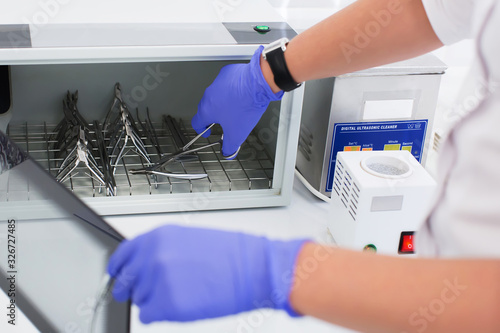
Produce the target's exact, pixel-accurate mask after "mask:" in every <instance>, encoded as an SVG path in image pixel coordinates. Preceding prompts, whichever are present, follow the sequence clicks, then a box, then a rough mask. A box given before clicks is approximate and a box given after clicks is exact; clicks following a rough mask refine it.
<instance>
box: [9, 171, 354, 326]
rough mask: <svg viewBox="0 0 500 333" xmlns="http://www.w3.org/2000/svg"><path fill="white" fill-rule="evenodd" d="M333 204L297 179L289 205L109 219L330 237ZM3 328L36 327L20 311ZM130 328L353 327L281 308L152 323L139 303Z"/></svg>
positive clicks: (121, 224) (128, 232)
mask: <svg viewBox="0 0 500 333" xmlns="http://www.w3.org/2000/svg"><path fill="white" fill-rule="evenodd" d="M329 208H330V205H329V204H328V203H326V202H323V201H321V200H319V199H317V198H316V197H314V196H313V195H312V194H311V193H310V192H309V191H308V190H307V189H306V188H305V187H304V185H302V183H300V181H298V179H295V184H294V189H293V194H292V203H291V204H290V205H289V206H287V207H275V208H261V209H244V210H223V211H211V212H187V213H170V214H162V215H145V216H119V217H112V218H108V219H107V221H108V222H109V223H110V224H111V225H112V226H113V227H114V228H116V229H117V230H118V231H119V232H120V233H122V234H123V235H124V236H125V237H127V238H132V237H135V236H137V235H139V234H141V233H144V232H147V231H149V230H152V229H154V228H156V227H158V226H161V225H164V224H170V223H171V224H180V225H188V226H199V227H207V228H217V229H224V230H235V231H244V232H247V233H251V234H257V235H265V236H268V237H270V238H276V239H278V238H279V239H292V238H310V239H313V240H316V241H319V242H324V243H331V242H332V241H333V240H332V237H331V235H330V234H329V232H328V230H327V227H326V219H327V218H328V212H329ZM7 302H8V299H7V297H6V295H5V294H3V293H0V304H7ZM0 331H2V332H23V333H29V332H38V331H37V330H36V329H35V328H34V327H33V326H32V325H31V323H30V322H29V320H28V319H27V318H26V317H25V316H23V315H22V314H21V313H18V318H17V325H16V327H15V328H13V327H12V326H10V325H8V324H7V323H6V321H5V320H1V321H0ZM131 332H132V333H156V332H175V333H198V332H205V333H210V332H217V333H225V332H227V333H233V332H234V333H271V332H288V333H302V332H315V333H323V332H324V333H344V332H352V331H350V330H346V329H343V328H340V327H337V326H334V325H330V324H328V323H325V322H322V321H319V320H316V319H313V318H309V317H305V318H299V319H291V318H290V317H288V316H287V315H286V314H285V313H284V312H282V311H272V310H256V311H252V312H246V313H242V314H240V315H236V316H229V317H225V318H221V319H214V320H205V321H199V322H194V323H187V324H179V323H167V322H162V323H154V324H151V325H143V324H141V323H140V321H139V319H138V309H137V308H136V307H133V309H132V319H131Z"/></svg>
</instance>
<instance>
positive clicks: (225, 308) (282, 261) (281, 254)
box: [108, 226, 305, 323]
mask: <svg viewBox="0 0 500 333" xmlns="http://www.w3.org/2000/svg"><path fill="white" fill-rule="evenodd" d="M304 242H305V240H295V241H288V242H283V241H272V240H269V239H267V238H264V237H256V236H251V235H247V234H243V233H234V232H225V231H217V230H209V229H198V228H185V227H180V226H164V227H160V228H158V229H156V230H153V231H151V232H149V233H146V234H144V235H141V236H139V237H137V238H135V239H133V240H131V241H125V242H123V243H122V244H120V246H119V247H118V249H117V250H116V252H115V253H114V254H113V256H112V257H111V259H110V261H109V265H108V272H109V274H110V275H111V276H112V277H115V278H116V282H115V286H114V289H113V296H114V297H115V298H116V300H118V301H126V300H128V299H129V298H132V302H133V303H135V304H137V305H138V306H139V308H140V310H141V311H140V320H141V321H142V322H143V323H151V322H153V321H160V320H169V321H180V322H183V321H192V320H198V319H206V318H215V317H220V316H225V315H231V314H235V313H239V312H242V311H248V310H253V309H255V308H262V307H266V308H276V309H284V310H286V311H287V312H288V313H289V314H290V315H292V316H296V315H297V314H296V313H295V312H294V311H293V310H292V309H291V307H290V303H289V300H288V297H289V293H290V290H291V286H292V277H293V270H294V265H295V260H296V257H297V255H298V253H299V250H300V248H301V247H302V245H303V244H304Z"/></svg>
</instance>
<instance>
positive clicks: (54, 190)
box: [0, 132, 130, 333]
mask: <svg viewBox="0 0 500 333" xmlns="http://www.w3.org/2000/svg"><path fill="white" fill-rule="evenodd" d="M122 240H123V237H122V236H121V235H120V234H119V233H118V232H116V231H115V230H114V229H113V228H112V227H111V226H110V225H108V224H107V223H106V222H105V221H104V220H103V219H102V218H100V217H99V216H98V215H97V214H95V213H94V212H93V211H92V210H91V209H90V208H88V207H87V206H86V205H85V204H84V203H83V202H82V201H80V199H78V198H77V197H76V196H74V195H73V194H72V193H71V192H70V191H69V190H68V189H66V188H65V187H63V186H62V185H61V184H59V183H57V182H56V181H55V180H54V178H53V177H52V176H50V175H49V174H48V173H47V172H46V171H45V170H44V169H43V168H42V167H41V166H40V165H38V164H37V163H36V162H35V161H33V160H32V159H30V158H29V156H27V155H26V154H25V153H24V152H23V151H22V150H21V149H20V148H19V147H18V146H16V145H15V144H14V143H13V142H12V141H11V140H10V139H9V138H8V137H7V135H5V134H3V133H2V132H0V287H1V288H2V289H3V291H4V292H5V294H6V295H7V297H8V299H9V304H7V306H6V307H4V306H2V308H3V309H4V311H5V312H6V313H5V314H4V313H3V312H2V317H3V318H4V319H2V320H7V321H9V320H12V322H10V323H11V324H12V325H13V326H12V328H13V331H15V326H14V324H15V323H16V320H17V318H18V317H19V311H22V312H23V313H24V314H25V315H26V316H27V317H28V318H29V319H30V320H31V321H32V323H33V324H34V325H35V326H36V327H37V328H38V329H39V330H40V331H41V332H70V333H80V332H81V333H86V332H129V329H130V327H129V325H130V304H129V303H117V302H115V301H114V300H113V299H112V297H110V296H108V297H106V298H105V299H104V301H103V302H102V305H101V306H100V307H99V311H97V312H98V313H97V317H95V315H96V313H95V312H96V311H95V305H96V302H97V299H98V295H99V293H100V292H101V290H102V286H103V279H104V278H105V276H106V265H107V261H108V259H109V256H110V255H111V254H112V253H113V251H114V250H115V249H116V247H117V246H118V244H119V243H120V242H121V241H122ZM93 320H94V321H95V322H94V324H92V322H93ZM91 326H93V327H91Z"/></svg>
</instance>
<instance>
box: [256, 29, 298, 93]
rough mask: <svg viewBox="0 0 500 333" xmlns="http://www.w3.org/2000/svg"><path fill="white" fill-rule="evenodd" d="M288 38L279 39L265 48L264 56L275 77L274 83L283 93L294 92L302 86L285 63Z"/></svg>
mask: <svg viewBox="0 0 500 333" xmlns="http://www.w3.org/2000/svg"><path fill="white" fill-rule="evenodd" d="M288 42H289V40H288V39H287V38H281V39H278V40H277V41H275V42H272V43H271V44H269V45H268V46H266V47H265V48H264V51H262V56H263V57H264V59H266V60H267V62H268V63H269V67H271V71H272V72H273V75H274V83H276V85H277V86H278V87H279V88H280V89H281V90H283V91H292V90H294V89H297V88H298V87H300V86H301V83H297V82H295V80H294V79H293V77H292V75H291V74H290V71H289V70H288V66H287V65H286V61H285V51H286V45H287V44H288Z"/></svg>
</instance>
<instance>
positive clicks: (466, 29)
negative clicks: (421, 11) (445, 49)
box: [422, 0, 477, 45]
mask: <svg viewBox="0 0 500 333" xmlns="http://www.w3.org/2000/svg"><path fill="white" fill-rule="evenodd" d="M476 1H477V0H422V3H423V4H424V8H425V11H426V13H427V17H428V18H429V21H430V22H431V25H432V28H433V29H434V32H435V33H436V35H437V36H438V38H439V39H440V40H441V42H442V43H443V44H445V45H449V44H453V43H455V42H458V41H460V40H462V39H467V38H471V37H472V30H473V28H472V24H473V22H472V21H473V19H472V18H473V15H474V9H475V2H476Z"/></svg>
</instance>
